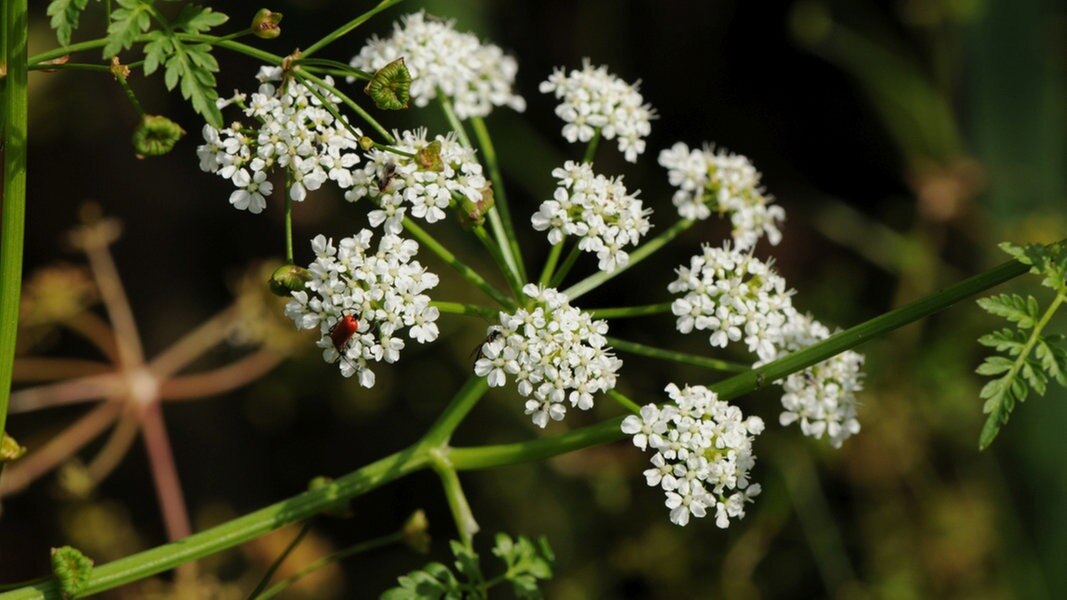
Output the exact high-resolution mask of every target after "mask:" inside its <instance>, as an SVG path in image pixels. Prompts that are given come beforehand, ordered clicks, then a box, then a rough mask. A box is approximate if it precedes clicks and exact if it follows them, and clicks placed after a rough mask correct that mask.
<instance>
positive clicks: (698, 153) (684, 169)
mask: <svg viewBox="0 0 1067 600" xmlns="http://www.w3.org/2000/svg"><path fill="white" fill-rule="evenodd" d="M659 164H660V165H661V166H663V167H666V168H667V178H668V180H669V181H670V184H671V185H673V186H675V187H677V188H678V190H677V191H675V193H674V205H675V206H677V207H678V214H679V215H681V216H682V218H685V219H696V220H703V219H707V218H708V217H710V216H711V213H712V212H713V211H714V212H717V213H719V214H720V215H724V214H729V215H730V223H731V224H732V226H733V227H732V236H733V240H734V245H735V246H736V247H737V248H738V249H741V250H747V249H749V248H752V247H753V246H755V245H756V242H758V241H759V239H760V238H761V237H763V236H764V235H766V236H767V241H769V242H770V243H771V245H774V246H776V245H778V242H780V241H781V239H782V233H781V231H780V230H779V229H778V227H779V225H781V223H782V222H783V221H785V210H783V209H782V207H781V206H778V205H777V204H772V203H773V202H774V200H773V199H772V198H771V197H769V196H767V195H765V194H764V192H763V188H762V187H761V186H760V173H759V171H757V170H756V168H755V167H753V166H752V163H751V162H749V160H748V159H747V158H745V157H744V156H741V155H739V154H730V153H728V152H726V151H723V150H719V151H714V150H713V149H712V148H711V147H709V146H705V147H704V148H703V149H702V150H696V149H694V150H690V149H689V146H687V145H685V144H684V143H682V142H678V143H677V144H675V145H674V146H673V147H671V148H670V149H669V150H664V151H662V152H660V154H659Z"/></svg>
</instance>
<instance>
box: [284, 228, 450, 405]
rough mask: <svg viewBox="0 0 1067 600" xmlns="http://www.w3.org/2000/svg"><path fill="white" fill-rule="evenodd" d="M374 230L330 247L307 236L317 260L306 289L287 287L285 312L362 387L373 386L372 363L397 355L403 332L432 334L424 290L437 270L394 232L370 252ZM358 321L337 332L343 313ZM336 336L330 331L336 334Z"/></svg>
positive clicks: (420, 336)
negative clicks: (289, 292)
mask: <svg viewBox="0 0 1067 600" xmlns="http://www.w3.org/2000/svg"><path fill="white" fill-rule="evenodd" d="M372 238H373V233H372V232H371V231H370V230H369V229H363V230H361V231H360V232H359V233H357V234H356V235H354V236H352V237H347V238H343V239H342V240H340V242H338V243H337V244H336V245H334V242H333V240H332V239H327V238H326V237H325V236H322V235H319V236H316V237H315V239H313V240H312V241H311V249H312V251H314V253H315V261H314V262H313V263H311V265H310V266H309V267H308V272H309V273H310V274H311V280H310V281H308V282H307V286H306V290H304V291H298V292H293V295H292V296H293V298H292V300H290V301H289V303H288V304H287V305H286V306H285V314H286V316H288V317H289V318H290V319H292V320H293V323H295V324H296V326H297V328H298V329H315V328H318V329H319V333H320V334H321V336H320V338H319V342H318V346H319V347H320V348H322V349H323V352H322V356H323V359H325V360H326V362H329V363H334V362H340V369H341V374H342V375H344V376H345V377H351V376H352V375H358V379H359V383H360V385H362V386H364V387H371V386H373V385H374V372H373V371H372V370H371V369H370V368H369V366H368V365H369V363H371V362H387V363H393V362H396V361H397V360H399V359H400V351H401V350H403V349H404V347H405V341H404V339H403V338H401V337H400V333H401V331H402V330H403V329H404V328H405V327H407V328H408V337H409V338H410V339H413V340H415V341H417V342H418V343H420V344H425V343H429V342H432V341H434V340H435V339H437V335H438V330H437V324H436V321H437V317H438V315H439V311H438V309H437V307H434V306H430V297H429V296H427V295H426V294H425V293H423V292H426V291H427V290H430V289H432V288H434V287H436V286H437V283H438V278H437V275H435V274H433V273H430V272H429V271H427V270H426V269H425V268H424V267H423V266H422V265H421V264H419V261H417V260H413V259H414V258H415V255H416V253H417V252H418V248H419V245H418V244H417V243H416V242H414V241H412V240H405V239H403V238H400V237H398V236H395V235H392V234H386V235H383V236H382V238H381V240H380V241H379V242H378V248H377V250H376V251H375V250H372V248H371V241H372ZM347 316H351V317H352V318H354V319H355V320H356V323H357V328H356V330H355V331H353V332H352V333H351V335H342V334H336V331H335V329H334V328H335V327H337V326H338V323H339V322H342V321H343V320H344V319H345V317H347ZM335 334H336V335H335Z"/></svg>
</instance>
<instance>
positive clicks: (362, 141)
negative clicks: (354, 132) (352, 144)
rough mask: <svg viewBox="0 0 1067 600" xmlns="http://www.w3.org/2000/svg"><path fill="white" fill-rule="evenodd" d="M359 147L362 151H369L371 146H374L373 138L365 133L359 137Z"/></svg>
mask: <svg viewBox="0 0 1067 600" xmlns="http://www.w3.org/2000/svg"><path fill="white" fill-rule="evenodd" d="M359 147H360V148H361V149H362V150H363V151H364V152H370V150H371V148H374V140H373V139H371V137H370V136H368V135H365V136H363V137H361V138H359Z"/></svg>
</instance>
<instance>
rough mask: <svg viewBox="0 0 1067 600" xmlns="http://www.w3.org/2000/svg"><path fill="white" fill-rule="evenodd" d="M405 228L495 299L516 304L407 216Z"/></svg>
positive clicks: (507, 303) (502, 303) (501, 302)
mask: <svg viewBox="0 0 1067 600" xmlns="http://www.w3.org/2000/svg"><path fill="white" fill-rule="evenodd" d="M404 229H407V230H408V232H409V233H410V234H411V235H412V236H414V237H415V239H416V240H418V241H419V244H421V245H423V246H425V247H426V248H428V249H429V250H430V252H433V253H434V254H436V255H437V256H438V257H439V258H440V259H441V260H443V261H444V262H445V264H447V265H448V266H450V267H452V268H453V269H455V270H456V271H457V272H458V273H459V274H460V275H462V276H463V278H464V279H466V280H467V281H469V282H471V283H472V284H474V286H475V287H477V288H478V289H480V290H482V291H483V292H485V294H486V295H487V296H489V297H490V298H492V299H493V300H496V301H497V303H498V304H500V305H501V306H506V307H508V308H512V307H514V306H515V301H514V300H512V299H511V298H508V297H507V295H505V294H504V293H503V292H501V291H500V290H498V289H496V288H495V287H493V285H492V284H490V283H489V282H488V281H486V280H485V278H484V277H482V276H481V275H479V274H478V273H477V272H476V271H475V270H474V269H472V268H470V267H468V266H467V265H466V264H464V263H463V262H461V261H460V260H459V259H458V258H456V255H455V254H452V253H451V252H449V251H448V248H445V247H444V246H442V245H441V243H440V242H438V241H437V240H435V239H434V238H433V237H432V236H431V235H430V234H429V233H427V232H426V230H424V229H423V228H422V227H419V226H418V225H416V224H415V222H414V221H412V220H411V219H407V218H405V219H404Z"/></svg>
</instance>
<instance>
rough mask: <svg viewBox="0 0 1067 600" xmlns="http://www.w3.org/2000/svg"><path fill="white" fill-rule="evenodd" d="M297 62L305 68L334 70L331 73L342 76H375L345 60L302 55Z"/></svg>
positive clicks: (358, 77) (367, 78)
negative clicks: (348, 63)
mask: <svg viewBox="0 0 1067 600" xmlns="http://www.w3.org/2000/svg"><path fill="white" fill-rule="evenodd" d="M296 64H298V65H300V66H301V67H305V68H311V69H323V70H328V71H334V73H331V75H340V76H341V77H355V78H356V79H364V80H370V79H372V78H373V77H374V74H373V73H368V72H366V71H364V70H362V69H357V68H355V67H353V66H352V65H346V64H345V63H343V62H340V61H336V60H330V59H327V58H305V57H303V56H301V57H300V58H298V59H297V60H296Z"/></svg>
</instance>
